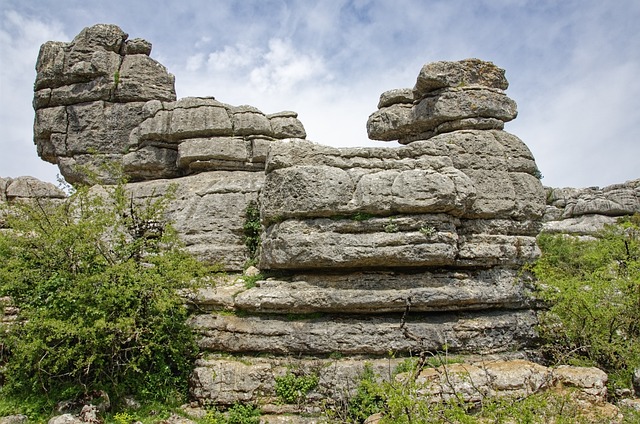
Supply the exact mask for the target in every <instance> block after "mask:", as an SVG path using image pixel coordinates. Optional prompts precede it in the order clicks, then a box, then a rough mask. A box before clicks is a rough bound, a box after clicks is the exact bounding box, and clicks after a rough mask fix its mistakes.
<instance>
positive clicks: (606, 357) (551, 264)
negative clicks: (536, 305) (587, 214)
mask: <svg viewBox="0 0 640 424" xmlns="http://www.w3.org/2000/svg"><path fill="white" fill-rule="evenodd" d="M638 224H639V220H638V218H637V216H636V217H635V218H632V219H627V220H624V221H623V222H621V223H620V224H619V225H615V226H610V227H608V228H606V229H605V230H604V231H603V232H602V233H601V234H599V236H598V238H596V239H594V240H580V239H577V238H575V237H569V236H563V235H548V234H542V235H540V236H539V238H538V243H539V245H540V248H541V249H542V257H541V258H540V259H539V260H538V262H537V263H536V264H535V266H534V268H533V270H534V273H535V275H536V277H537V278H538V279H539V281H540V287H541V290H540V295H541V297H542V298H543V299H544V300H546V301H547V302H548V303H549V305H550V307H549V310H548V311H547V312H546V313H544V314H542V316H541V326H540V332H541V335H542V336H543V337H544V339H545V340H546V342H547V343H546V345H545V346H544V347H545V350H546V353H547V354H548V355H549V358H550V360H551V361H553V362H564V363H567V362H568V363H573V364H577V365H595V366H598V367H600V368H602V369H603V370H605V371H606V372H607V373H609V374H610V380H611V381H612V384H613V386H614V387H612V388H614V389H615V388H616V387H630V386H631V373H632V372H633V369H634V368H637V367H639V366H640V321H638V316H639V315H640V227H639V225H638ZM612 392H613V391H612Z"/></svg>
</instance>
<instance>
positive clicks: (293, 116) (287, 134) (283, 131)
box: [267, 111, 307, 139]
mask: <svg viewBox="0 0 640 424" xmlns="http://www.w3.org/2000/svg"><path fill="white" fill-rule="evenodd" d="M267 118H269V122H270V123H271V130H272V132H273V137H275V138H279V139H283V138H306V136H307V133H306V131H305V129H304V127H303V126H302V123H301V122H300V120H298V114H297V113H296V112H291V111H284V112H278V113H273V114H270V115H267Z"/></svg>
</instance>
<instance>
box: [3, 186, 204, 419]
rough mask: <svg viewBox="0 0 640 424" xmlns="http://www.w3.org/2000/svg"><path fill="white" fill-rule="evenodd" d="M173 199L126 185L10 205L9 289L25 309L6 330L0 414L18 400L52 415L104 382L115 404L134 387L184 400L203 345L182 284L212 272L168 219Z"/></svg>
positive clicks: (153, 396)
mask: <svg viewBox="0 0 640 424" xmlns="http://www.w3.org/2000/svg"><path fill="white" fill-rule="evenodd" d="M168 200H169V197H168V196H161V197H158V198H156V199H155V200H149V201H148V202H146V203H145V204H143V205H136V204H133V201H132V199H131V198H130V197H129V196H128V194H127V192H126V190H125V186H124V183H121V184H119V185H117V186H115V187H112V188H107V189H105V190H104V191H96V190H95V189H94V191H91V190H90V189H88V188H86V187H81V188H78V189H77V190H75V191H74V192H73V193H72V194H71V196H70V197H69V199H68V200H67V201H66V202H61V203H60V202H59V203H53V202H49V203H43V202H40V201H34V202H25V203H20V204H14V205H12V207H11V209H10V211H8V212H7V216H6V226H7V227H8V228H9V230H6V231H3V232H0V296H4V297H8V298H10V299H12V302H13V304H14V305H15V306H16V307H17V308H18V309H19V314H18V316H17V320H16V321H15V322H14V323H13V324H11V325H8V326H6V328H4V329H3V333H4V334H3V339H2V343H1V344H2V346H1V347H2V349H1V350H0V355H1V356H0V361H1V362H2V363H3V368H2V378H3V380H4V384H3V385H2V388H1V392H0V396H1V397H2V398H3V401H4V404H0V409H2V410H1V411H0V416H1V415H2V414H6V413H11V412H12V411H10V409H11V405H12V404H15V405H17V406H20V405H22V406H24V405H29V406H28V407H27V408H28V409H29V410H28V411H27V412H30V413H45V412H50V411H52V410H53V405H55V403H56V402H58V401H61V400H69V399H77V398H81V397H83V396H87V395H88V394H90V393H92V392H99V391H104V392H106V393H107V394H108V395H109V397H110V399H111V402H112V404H114V405H117V404H118V402H119V400H120V399H122V398H123V397H124V396H125V395H133V396H135V397H136V398H137V399H139V400H141V401H145V400H146V401H154V400H155V401H163V402H164V401H171V402H174V401H180V400H183V399H184V398H185V396H186V394H187V388H188V387H187V378H188V376H189V373H190V372H191V370H192V367H193V363H194V359H195V357H196V355H197V353H198V349H197V345H196V343H195V340H194V336H193V334H192V332H191V330H190V328H189V326H188V325H187V323H186V319H187V310H186V308H185V307H184V306H183V302H182V300H181V299H180V298H179V296H178V295H177V293H176V289H177V288H184V287H189V286H191V285H193V284H194V282H195V281H196V280H197V279H198V277H201V276H204V275H205V274H207V273H208V272H210V271H211V270H210V269H208V268H206V267H205V266H204V265H202V264H200V263H199V262H198V261H196V260H195V259H194V258H192V257H191V256H190V255H188V254H187V253H186V252H185V251H184V250H183V248H182V246H181V245H180V243H179V242H178V238H177V235H176V233H175V231H174V230H173V229H172V227H171V225H170V224H168V223H165V222H164V220H163V213H164V209H165V207H166V204H167V202H168ZM11 399H15V402H12V401H11ZM14 409H21V408H14ZM18 412H21V411H18ZM23 413H24V412H23Z"/></svg>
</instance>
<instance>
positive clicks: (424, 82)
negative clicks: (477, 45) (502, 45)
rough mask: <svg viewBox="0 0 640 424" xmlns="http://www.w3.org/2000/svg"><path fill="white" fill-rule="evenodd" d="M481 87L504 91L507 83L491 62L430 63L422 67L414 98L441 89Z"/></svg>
mask: <svg viewBox="0 0 640 424" xmlns="http://www.w3.org/2000/svg"><path fill="white" fill-rule="evenodd" d="M466 86H482V87H490V88H498V89H501V90H506V89H507V88H508V87H509V83H508V82H507V79H506V78H505V76H504V69H500V68H498V67H497V66H495V65H494V64H493V63H491V62H485V61H482V60H479V59H465V60H461V61H459V62H432V63H428V64H426V65H424V66H423V67H422V69H421V70H420V74H419V75H418V80H417V81H416V85H415V87H414V89H413V90H414V93H415V97H416V98H418V99H419V98H422V97H423V96H424V95H426V94H429V93H431V92H433V91H435V90H439V89H442V88H457V87H466Z"/></svg>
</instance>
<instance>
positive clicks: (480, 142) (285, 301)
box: [5, 25, 545, 404]
mask: <svg viewBox="0 0 640 424" xmlns="http://www.w3.org/2000/svg"><path fill="white" fill-rule="evenodd" d="M150 50H151V46H150V43H148V42H146V41H144V40H140V39H135V40H130V41H127V36H126V34H124V33H123V32H122V31H121V30H120V29H119V28H118V27H115V26H110V25H98V26H95V27H91V28H88V29H86V30H84V31H83V32H82V33H81V34H80V35H78V37H76V39H74V40H73V41H72V42H71V43H46V44H45V45H43V47H42V50H41V54H40V57H39V59H38V65H37V70H38V77H37V80H36V94H35V98H34V107H35V109H36V124H35V126H34V137H35V140H36V143H37V145H38V151H39V153H40V155H41V156H42V157H43V158H44V159H45V160H49V161H52V162H54V163H57V164H58V165H59V166H60V169H61V172H62V173H63V175H64V176H65V177H66V178H67V179H68V180H69V181H71V182H87V179H86V176H85V175H86V174H84V173H83V172H82V169H81V168H78V166H77V165H82V166H85V167H87V168H90V169H94V170H95V169H97V167H98V165H99V164H100V162H101V161H104V162H107V163H108V164H111V165H113V164H116V165H122V167H123V169H124V173H125V175H126V176H127V177H128V178H129V179H130V181H133V182H131V183H130V184H129V185H128V189H129V190H130V191H131V192H132V193H133V196H134V198H135V199H137V200H139V201H144V200H145V199H147V198H153V197H157V196H161V195H163V194H164V193H166V192H168V191H169V190H170V188H171V187H172V186H174V187H175V199H173V200H172V201H171V202H170V203H169V208H168V211H167V215H168V217H169V218H170V219H171V220H173V221H174V225H175V227H176V229H177V230H178V233H179V234H180V236H181V238H182V239H183V240H184V241H185V243H186V245H187V248H188V249H189V250H191V251H192V252H193V253H195V254H196V255H197V256H198V257H200V258H201V259H203V260H206V261H208V262H210V263H221V264H222V265H223V267H224V268H225V269H226V270H230V271H233V270H236V271H237V270H240V269H242V267H243V265H244V264H245V262H246V261H247V259H249V257H248V250H247V248H246V246H245V243H244V236H245V233H244V229H245V228H244V227H245V224H246V219H247V218H246V215H245V210H246V208H247V206H248V205H250V204H252V203H254V202H255V203H257V204H259V208H260V221H261V222H260V223H261V225H262V232H261V234H260V237H261V242H260V246H259V264H258V266H259V267H260V268H261V269H262V270H263V271H278V272H279V276H278V277H277V278H275V277H273V278H270V279H266V280H264V281H258V282H257V283H255V286H251V285H250V284H247V285H245V284H244V283H243V282H242V281H233V282H232V283H231V284H229V285H227V286H222V285H217V286H215V287H208V288H205V289H203V290H201V291H200V292H199V293H197V294H196V295H192V297H191V298H190V301H191V304H193V305H195V306H196V308H195V309H196V310H197V311H198V312H199V313H197V314H195V315H194V316H193V318H192V320H191V324H192V326H193V328H194V329H195V330H196V332H197V333H198V334H199V337H200V346H201V347H202V348H203V350H205V351H209V352H211V351H222V352H227V353H232V354H234V355H244V354H247V353H251V354H255V353H261V354H272V355H276V357H282V356H288V355H318V356H327V355H330V354H338V355H354V356H357V355H371V356H384V355H388V354H389V352H393V353H397V354H400V355H402V354H409V353H412V354H413V353H416V352H422V351H438V350H441V349H443V346H446V349H448V351H450V352H452V353H454V352H462V353H482V354H492V353H499V352H506V351H518V350H521V349H523V348H524V347H526V346H529V345H531V344H532V343H535V339H536V333H535V324H536V315H535V311H534V306H533V302H532V300H531V297H530V295H529V290H530V287H529V286H530V281H529V277H528V276H527V275H525V274H523V273H522V272H520V269H521V267H522V265H523V264H525V263H527V262H529V261H531V260H533V259H535V258H536V257H537V256H538V254H539V251H538V249H537V247H536V243H535V236H536V235H537V234H538V232H539V229H540V225H541V219H542V215H543V212H544V204H545V192H544V190H543V187H542V185H541V184H540V181H539V179H538V178H537V175H539V173H538V170H537V167H536V164H535V161H534V159H533V156H532V155H531V152H530V151H529V149H528V148H527V147H526V145H525V144H524V143H523V142H522V141H521V140H520V139H518V138H517V137H515V136H513V135H511V134H509V133H506V132H504V131H502V127H503V123H504V122H506V121H509V120H511V119H513V118H515V116H516V113H517V112H516V105H515V103H514V102H513V101H512V100H510V99H509V98H508V97H506V95H505V94H504V91H503V90H505V89H506V88H507V85H508V84H507V81H506V79H505V78H504V71H503V70H501V69H500V68H497V67H496V66H495V65H493V64H491V63H489V62H483V61H480V60H477V59H469V60H465V61H460V62H437V63H434V64H429V65H425V67H423V69H422V71H421V72H420V75H419V76H418V79H417V82H416V85H415V87H414V88H413V89H400V90H391V91H388V92H386V93H383V95H382V96H381V98H380V102H379V105H378V107H379V110H378V111H377V112H375V113H374V114H373V115H372V116H371V117H370V119H369V123H368V131H369V134H370V137H371V138H374V139H381V140H399V141H400V142H401V143H403V144H407V145H405V146H401V147H397V148H349V149H337V148H332V147H327V146H321V145H318V144H314V143H311V142H309V141H306V140H304V138H305V136H306V134H305V131H304V127H303V126H302V124H301V123H300V121H299V120H298V119H297V115H296V114H295V113H294V112H289V111H285V112H280V113H276V114H271V115H266V114H264V113H262V112H261V111H259V110H258V109H256V108H254V107H251V106H232V105H228V104H225V103H222V102H220V101H218V100H216V99H215V98H213V97H191V98H185V99H180V100H176V98H175V92H174V90H173V77H172V76H171V75H170V74H168V73H167V72H166V69H164V67H162V65H160V64H158V63H157V62H155V61H153V60H152V59H150V58H149V57H148V54H149V52H150ZM98 177H99V180H100V181H101V182H103V183H105V182H107V183H108V182H111V181H112V179H113V175H110V174H109V173H108V172H107V173H102V174H100V173H99V174H98ZM5 191H6V190H5ZM253 225H254V226H255V223H253ZM254 274H255V272H254ZM247 286H249V287H247ZM247 313H248V314H247ZM301 314H313V315H312V316H307V315H301ZM273 366H279V365H277V360H271V362H269V361H268V360H266V361H264V363H261V364H260V366H258V367H252V366H249V365H246V366H238V365H237V364H235V363H232V362H231V361H227V362H225V363H222V362H219V363H205V361H203V362H202V364H201V366H200V367H199V368H198V370H197V371H196V373H195V374H194V385H193V387H194V388H193V393H194V396H196V397H197V398H199V399H201V400H203V401H204V400H206V401H207V402H209V401H213V402H218V403H223V404H224V403H226V404H229V403H232V402H233V403H235V402H238V401H240V402H250V401H254V400H255V399H256V397H260V396H263V395H264V394H267V395H268V394H269V393H272V392H273V368H272V367H273ZM340 366H341V367H342V366H343V364H340ZM279 369H280V368H278V370H279ZM343 369H344V370H347V367H343ZM276 372H280V371H276ZM347 372H353V370H349V371H344V373H347ZM245 374H246V375H248V376H249V377H247V380H246V381H243V382H242V384H240V385H237V386H236V385H235V384H236V381H237V380H236V378H237V376H238V375H242V376H244V375H245ZM243 378H244V377H243ZM212 381H213V383H212ZM210 384H214V385H216V386H215V387H212V386H211V385H210ZM329 384H330V383H329ZM327 387H328V386H327ZM327 390H328V389H327ZM327 393H328V392H327ZM324 395H325V394H323V393H321V394H320V396H324ZM212 397H215V399H211V398H212Z"/></svg>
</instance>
